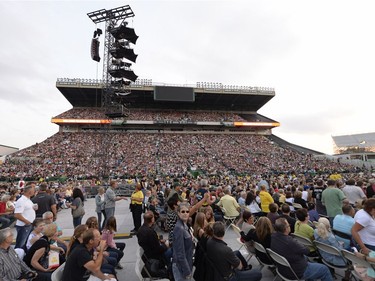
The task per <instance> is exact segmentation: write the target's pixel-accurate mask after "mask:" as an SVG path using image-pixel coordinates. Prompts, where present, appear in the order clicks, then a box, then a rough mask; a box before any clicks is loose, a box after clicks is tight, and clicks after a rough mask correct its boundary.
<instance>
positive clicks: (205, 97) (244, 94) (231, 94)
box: [56, 78, 275, 112]
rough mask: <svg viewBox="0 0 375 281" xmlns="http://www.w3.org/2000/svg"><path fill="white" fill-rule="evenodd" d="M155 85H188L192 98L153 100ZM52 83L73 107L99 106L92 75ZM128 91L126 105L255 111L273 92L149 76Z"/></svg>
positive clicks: (98, 88)
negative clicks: (164, 81) (154, 80)
mask: <svg viewBox="0 0 375 281" xmlns="http://www.w3.org/2000/svg"><path fill="white" fill-rule="evenodd" d="M155 86H167V87H168V86H174V87H175V86H178V87H191V88H193V89H194V93H195V101H194V102H175V101H174V102H172V101H155V100H154V89H155ZM56 87H57V88H58V89H59V91H60V92H61V93H62V94H63V95H64V97H65V98H66V99H67V100H68V101H69V102H70V103H71V104H72V106H74V107H100V106H101V95H102V87H103V84H102V83H101V81H100V80H94V79H69V78H59V79H58V80H57V82H56ZM128 89H129V90H130V91H131V93H130V94H129V95H126V96H124V97H123V100H124V102H126V103H127V107H128V108H145V109H146V108H158V109H171V108H175V109H179V110H181V109H184V110H225V111H242V112H257V111H258V110H259V109H260V108H261V107H262V106H263V105H265V104H266V103H267V102H268V101H269V100H271V99H272V98H273V97H274V96H275V91H274V89H272V88H263V87H247V86H227V85H222V84H220V83H197V84H196V85H167V84H162V83H152V82H151V81H150V80H144V81H142V80H141V81H137V82H136V83H132V84H131V85H130V86H129V88H128Z"/></svg>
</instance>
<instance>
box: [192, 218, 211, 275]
mask: <svg viewBox="0 0 375 281" xmlns="http://www.w3.org/2000/svg"><path fill="white" fill-rule="evenodd" d="M213 225H214V222H210V223H208V224H206V226H205V228H204V234H203V235H202V236H201V238H200V239H199V240H198V243H197V246H196V248H195V253H194V266H195V270H194V274H193V278H194V280H195V281H206V280H210V279H212V278H213V276H211V275H210V273H209V272H208V271H207V268H208V263H207V260H206V252H207V241H208V240H209V239H210V238H212V236H213V229H212V226H213Z"/></svg>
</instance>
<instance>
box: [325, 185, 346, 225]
mask: <svg viewBox="0 0 375 281" xmlns="http://www.w3.org/2000/svg"><path fill="white" fill-rule="evenodd" d="M327 185H328V187H327V188H326V189H325V190H324V191H323V193H322V203H323V205H324V206H325V207H326V209H327V215H328V217H329V221H330V222H331V224H332V223H333V219H334V218H335V217H336V215H341V214H342V210H341V208H342V204H343V201H344V200H345V198H346V197H345V194H344V192H342V191H341V189H338V188H337V187H336V181H335V180H332V179H329V180H328V181H327Z"/></svg>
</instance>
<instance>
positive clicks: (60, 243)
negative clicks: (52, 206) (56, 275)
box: [43, 211, 68, 253]
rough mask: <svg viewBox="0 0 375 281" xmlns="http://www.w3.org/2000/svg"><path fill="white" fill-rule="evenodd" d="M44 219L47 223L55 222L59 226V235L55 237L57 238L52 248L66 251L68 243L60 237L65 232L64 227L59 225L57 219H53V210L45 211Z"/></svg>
mask: <svg viewBox="0 0 375 281" xmlns="http://www.w3.org/2000/svg"><path fill="white" fill-rule="evenodd" d="M43 220H44V222H45V224H46V225H48V224H50V223H53V224H55V225H56V227H57V236H56V237H55V238H56V239H54V241H52V245H51V249H52V250H56V251H60V250H61V249H62V252H63V253H65V252H66V249H67V247H68V244H67V243H66V242H65V241H64V240H62V239H61V238H60V236H61V235H62V234H63V232H62V229H61V228H60V227H59V226H58V225H57V223H56V221H53V213H52V212H51V211H47V212H45V213H43Z"/></svg>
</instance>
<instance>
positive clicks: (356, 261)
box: [341, 250, 375, 280]
mask: <svg viewBox="0 0 375 281" xmlns="http://www.w3.org/2000/svg"><path fill="white" fill-rule="evenodd" d="M341 253H342V255H343V256H344V258H345V259H346V260H347V261H348V262H349V263H350V264H351V265H352V267H351V268H350V274H351V276H353V277H354V278H355V279H357V280H365V278H364V277H362V276H361V275H360V274H359V273H358V272H357V271H356V270H355V268H356V267H362V268H366V269H368V268H370V269H373V270H375V263H371V262H369V261H367V260H365V259H364V257H363V258H362V257H358V256H356V254H354V253H352V252H349V251H348V250H341ZM366 280H367V279H366Z"/></svg>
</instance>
